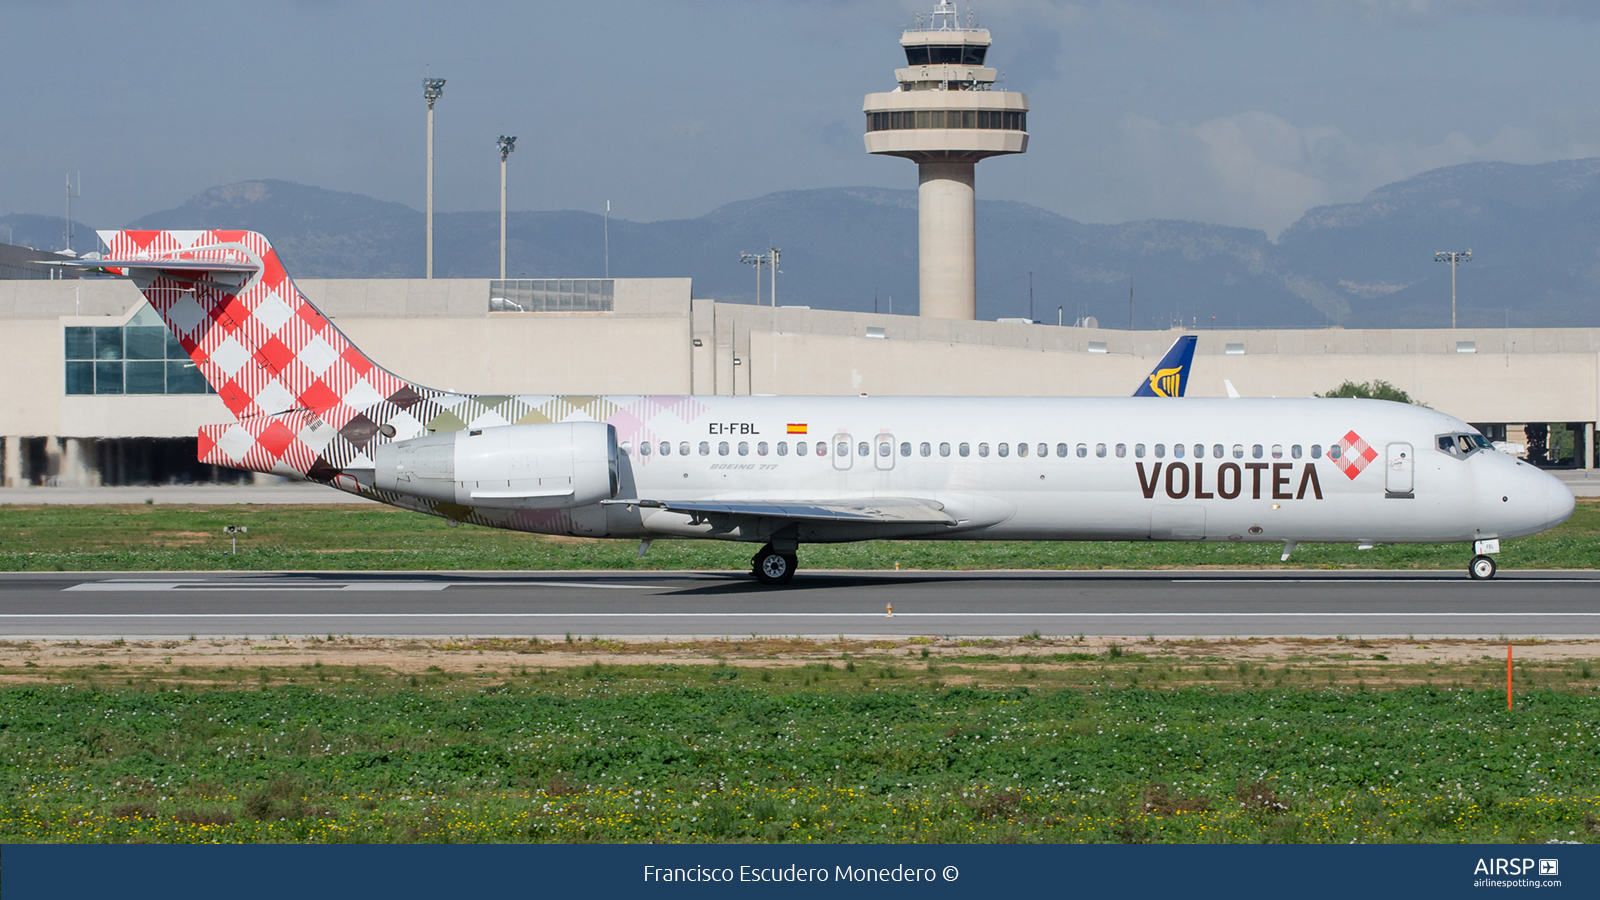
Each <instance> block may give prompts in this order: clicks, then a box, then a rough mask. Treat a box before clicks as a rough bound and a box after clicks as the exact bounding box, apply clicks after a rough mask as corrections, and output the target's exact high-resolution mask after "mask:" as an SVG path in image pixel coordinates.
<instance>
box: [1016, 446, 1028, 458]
mask: <svg viewBox="0 0 1600 900" xmlns="http://www.w3.org/2000/svg"><path fill="white" fill-rule="evenodd" d="M1017 455H1018V456H1027V455H1028V445H1027V444H1017Z"/></svg>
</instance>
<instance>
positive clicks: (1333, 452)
mask: <svg viewBox="0 0 1600 900" xmlns="http://www.w3.org/2000/svg"><path fill="white" fill-rule="evenodd" d="M1343 455H1344V451H1343V450H1340V449H1339V445H1338V444H1334V445H1333V446H1332V447H1329V448H1328V458H1329V459H1338V458H1339V457H1341V456H1343Z"/></svg>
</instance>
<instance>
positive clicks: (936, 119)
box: [490, 109, 1028, 308]
mask: <svg viewBox="0 0 1600 900" xmlns="http://www.w3.org/2000/svg"><path fill="white" fill-rule="evenodd" d="M918 128H971V129H975V130H982V131H1027V130H1028V114H1027V112H1026V111H1024V110H1012V109H917V110H910V109H908V110H903V111H893V112H869V113H867V130H868V131H907V130H914V129H918ZM502 283H504V284H511V283H513V282H499V281H493V282H490V284H491V285H494V284H502ZM491 293H492V291H491ZM608 308H609V307H608Z"/></svg>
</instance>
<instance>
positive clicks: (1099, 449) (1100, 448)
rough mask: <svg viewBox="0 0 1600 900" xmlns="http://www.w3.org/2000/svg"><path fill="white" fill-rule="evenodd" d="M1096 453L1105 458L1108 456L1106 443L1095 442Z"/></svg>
mask: <svg viewBox="0 0 1600 900" xmlns="http://www.w3.org/2000/svg"><path fill="white" fill-rule="evenodd" d="M1094 455H1095V456H1098V457H1100V458H1101V459H1105V458H1106V445H1105V444H1095V445H1094Z"/></svg>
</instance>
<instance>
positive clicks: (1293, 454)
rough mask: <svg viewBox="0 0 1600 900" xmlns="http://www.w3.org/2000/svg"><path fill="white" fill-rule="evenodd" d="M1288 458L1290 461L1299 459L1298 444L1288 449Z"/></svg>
mask: <svg viewBox="0 0 1600 900" xmlns="http://www.w3.org/2000/svg"><path fill="white" fill-rule="evenodd" d="M1289 458H1290V459H1299V458H1300V445H1299V444H1295V445H1294V446H1292V447H1290V448H1289Z"/></svg>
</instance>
